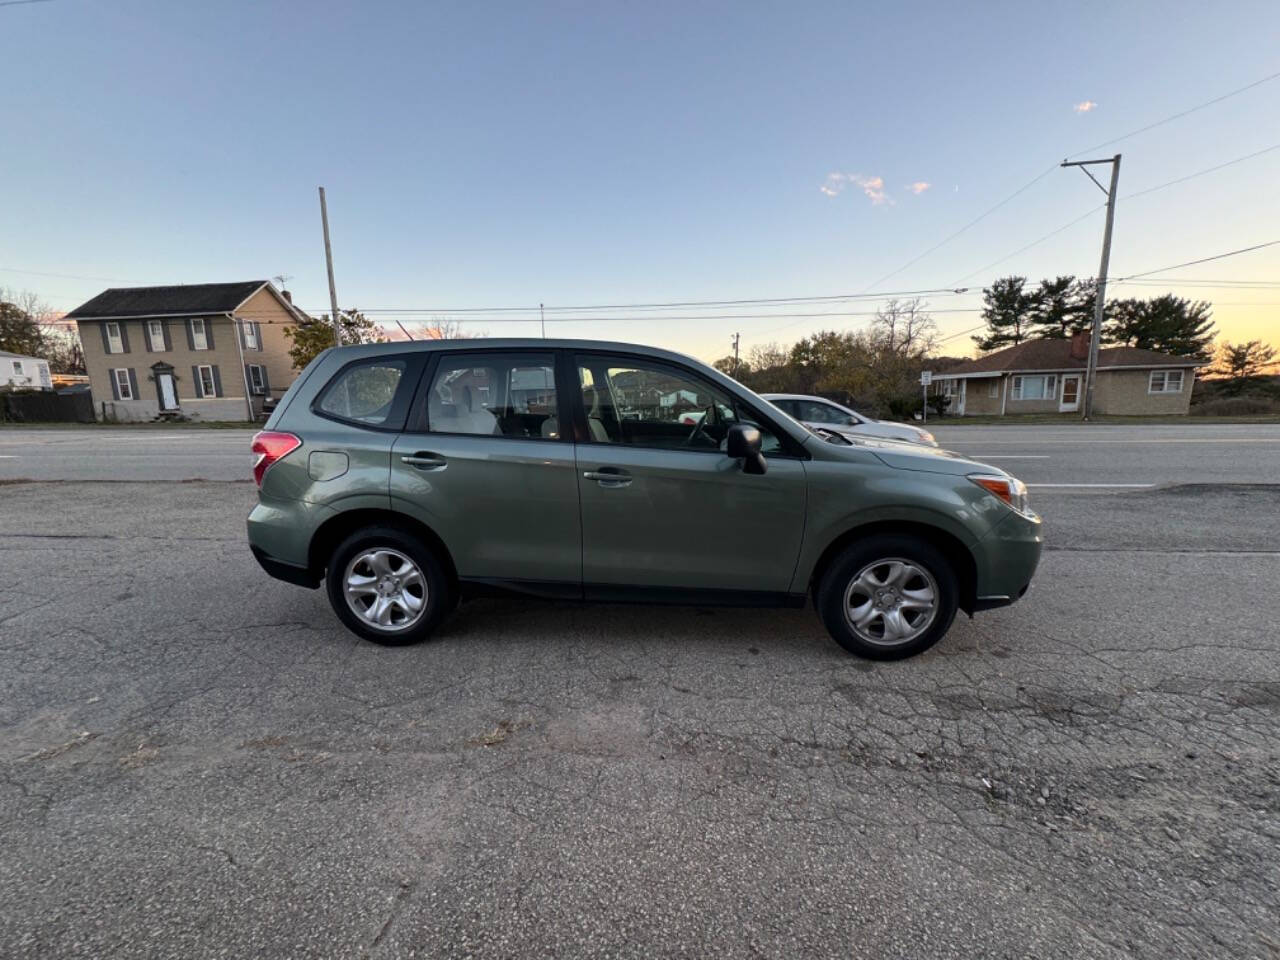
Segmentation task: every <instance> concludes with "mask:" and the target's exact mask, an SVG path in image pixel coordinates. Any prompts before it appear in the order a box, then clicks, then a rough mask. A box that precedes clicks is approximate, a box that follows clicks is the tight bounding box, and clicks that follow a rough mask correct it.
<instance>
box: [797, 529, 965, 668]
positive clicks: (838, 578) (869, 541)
mask: <svg viewBox="0 0 1280 960" xmlns="http://www.w3.org/2000/svg"><path fill="white" fill-rule="evenodd" d="M816 603H817V608H818V613H819V615H820V616H821V617H822V621H823V623H824V624H825V625H826V627H827V630H828V632H829V633H830V634H831V636H832V637H833V638H834V639H835V641H836V642H837V643H839V644H840V645H841V646H842V647H844V648H845V649H846V650H848V651H849V652H850V653H855V654H857V655H858V656H860V657H867V658H869V659H872V660H900V659H902V658H904V657H911V656H914V655H915V654H917V653H920V652H922V651H924V650H927V649H929V647H931V646H933V645H934V644H935V643H937V642H938V641H939V640H940V639H942V637H943V635H944V634H945V633H946V632H947V630H949V629H950V627H951V622H952V621H953V620H954V619H955V615H956V608H957V606H958V605H959V586H958V584H957V581H956V575H955V571H954V569H953V568H952V566H951V564H950V563H949V562H948V561H947V558H946V557H945V556H943V554H942V553H941V551H939V550H938V549H937V548H936V547H934V546H933V545H932V544H930V543H928V542H926V541H924V540H920V539H917V538H916V537H909V536H874V537H868V538H866V539H865V540H860V541H857V542H855V543H854V544H852V545H851V546H849V547H847V548H846V549H845V550H844V552H843V553H841V554H840V555H839V556H838V557H837V558H836V559H835V561H834V562H833V563H832V564H831V565H830V566H829V567H828V568H827V570H826V572H825V573H824V574H823V576H822V580H821V582H820V583H819V585H818V590H817V597H816Z"/></svg>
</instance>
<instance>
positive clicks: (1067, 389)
mask: <svg viewBox="0 0 1280 960" xmlns="http://www.w3.org/2000/svg"><path fill="white" fill-rule="evenodd" d="M1058 409H1059V410H1060V411H1061V412H1062V413H1071V412H1072V411H1073V410H1079V409H1080V374H1078V373H1068V374H1066V375H1065V376H1063V378H1062V399H1061V400H1060V401H1059V402H1058Z"/></svg>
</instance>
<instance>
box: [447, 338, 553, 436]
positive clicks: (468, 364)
mask: <svg viewBox="0 0 1280 960" xmlns="http://www.w3.org/2000/svg"><path fill="white" fill-rule="evenodd" d="M426 414H427V417H426V419H427V429H428V430H430V431H431V432H432V433H459V434H467V435H471V436H481V437H515V438H520V439H526V440H561V439H563V438H564V433H563V431H562V429H561V425H560V411H559V397H558V395H557V393H556V367H555V358H554V357H553V356H552V355H551V354H540V353H528V354H524V353H481V354H468V355H465V356H464V355H458V354H454V355H449V354H444V355H443V356H442V357H441V359H440V363H439V364H438V365H437V367H436V371H435V374H434V376H433V377H432V378H431V386H430V387H429V388H428V390H427V410H426Z"/></svg>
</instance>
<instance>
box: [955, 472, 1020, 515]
mask: <svg viewBox="0 0 1280 960" xmlns="http://www.w3.org/2000/svg"><path fill="white" fill-rule="evenodd" d="M969 479H970V480H972V481H973V482H974V483H976V484H977V485H978V486H980V487H981V488H982V489H983V490H986V491H987V492H988V493H990V494H994V495H995V496H996V497H998V498H999V499H1001V500H1003V501H1004V502H1005V503H1007V504H1008V505H1009V506H1011V507H1012V508H1013V509H1014V510H1017V511H1018V512H1019V513H1021V514H1023V515H1024V516H1025V515H1028V514H1030V513H1031V507H1030V506H1029V505H1028V503H1027V485H1026V484H1025V483H1023V482H1022V481H1021V480H1019V479H1017V478H1016V477H1000V476H996V475H994V474H987V473H975V474H972V475H970V477H969Z"/></svg>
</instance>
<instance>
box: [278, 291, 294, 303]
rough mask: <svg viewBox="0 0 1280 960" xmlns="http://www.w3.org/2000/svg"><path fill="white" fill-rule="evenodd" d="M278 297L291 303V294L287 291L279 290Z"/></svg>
mask: <svg viewBox="0 0 1280 960" xmlns="http://www.w3.org/2000/svg"><path fill="white" fill-rule="evenodd" d="M280 296H282V297H284V298H285V299H286V300H288V301H289V302H290V303H293V294H292V293H290V292H289V291H288V290H281V291H280Z"/></svg>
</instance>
